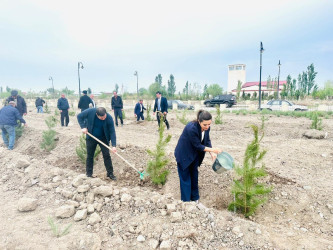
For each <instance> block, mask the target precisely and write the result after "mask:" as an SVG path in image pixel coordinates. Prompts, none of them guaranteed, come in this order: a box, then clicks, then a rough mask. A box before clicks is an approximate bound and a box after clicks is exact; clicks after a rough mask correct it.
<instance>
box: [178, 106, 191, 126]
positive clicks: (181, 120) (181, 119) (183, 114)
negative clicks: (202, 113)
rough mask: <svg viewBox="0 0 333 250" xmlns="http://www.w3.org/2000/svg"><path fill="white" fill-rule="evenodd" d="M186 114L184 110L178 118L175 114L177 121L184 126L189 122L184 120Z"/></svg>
mask: <svg viewBox="0 0 333 250" xmlns="http://www.w3.org/2000/svg"><path fill="white" fill-rule="evenodd" d="M186 114H187V112H186V109H184V110H183V112H182V116H178V114H176V116H177V119H178V120H179V121H180V122H181V123H182V124H184V125H186V124H187V123H188V122H189V120H188V119H187V118H186Z"/></svg>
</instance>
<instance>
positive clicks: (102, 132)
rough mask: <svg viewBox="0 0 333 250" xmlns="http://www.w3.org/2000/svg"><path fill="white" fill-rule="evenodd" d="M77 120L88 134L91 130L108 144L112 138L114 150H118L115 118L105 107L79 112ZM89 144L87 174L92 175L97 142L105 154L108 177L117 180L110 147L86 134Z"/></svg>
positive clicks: (91, 132)
mask: <svg viewBox="0 0 333 250" xmlns="http://www.w3.org/2000/svg"><path fill="white" fill-rule="evenodd" d="M77 120H78V122H79V124H80V127H81V129H82V132H83V133H84V134H87V132H89V133H90V134H92V135H93V136H95V137H96V138H98V139H99V140H101V141H102V142H104V143H105V144H106V145H109V142H110V140H111V143H112V152H114V153H115V152H117V149H116V145H117V144H116V131H115V129H114V123H113V119H112V117H111V115H110V114H108V113H107V112H106V110H105V108H103V107H99V108H90V109H87V110H85V111H83V112H82V113H80V114H78V116H77ZM86 144H87V161H86V174H87V176H88V177H92V174H93V167H94V154H95V150H96V147H97V144H98V145H99V146H100V148H101V150H102V154H103V159H104V165H105V168H106V171H107V177H109V178H110V179H111V180H117V179H116V177H115V176H114V174H113V166H112V161H111V156H110V152H109V149H108V148H106V147H105V146H103V145H102V144H101V143H99V142H98V141H96V140H95V139H94V138H91V137H90V136H89V135H86Z"/></svg>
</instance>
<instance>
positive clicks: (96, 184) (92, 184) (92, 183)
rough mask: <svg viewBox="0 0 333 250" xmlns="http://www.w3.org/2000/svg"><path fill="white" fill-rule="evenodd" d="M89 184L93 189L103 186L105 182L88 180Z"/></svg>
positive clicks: (93, 179)
mask: <svg viewBox="0 0 333 250" xmlns="http://www.w3.org/2000/svg"><path fill="white" fill-rule="evenodd" d="M89 183H90V185H91V186H93V187H99V186H102V185H103V184H105V182H104V181H102V180H101V179H100V178H90V179H89Z"/></svg>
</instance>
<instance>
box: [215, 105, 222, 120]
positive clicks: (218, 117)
mask: <svg viewBox="0 0 333 250" xmlns="http://www.w3.org/2000/svg"><path fill="white" fill-rule="evenodd" d="M215 108H216V115H217V116H216V118H215V124H222V114H221V109H220V105H219V104H217V105H215Z"/></svg>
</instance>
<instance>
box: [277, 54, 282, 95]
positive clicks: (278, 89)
mask: <svg viewBox="0 0 333 250" xmlns="http://www.w3.org/2000/svg"><path fill="white" fill-rule="evenodd" d="M278 66H279V74H278V86H277V99H279V91H280V67H281V63H280V60H279V64H278Z"/></svg>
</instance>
